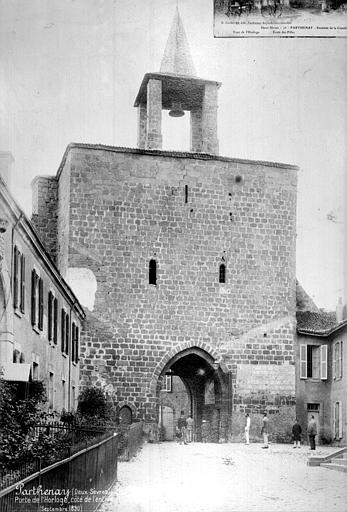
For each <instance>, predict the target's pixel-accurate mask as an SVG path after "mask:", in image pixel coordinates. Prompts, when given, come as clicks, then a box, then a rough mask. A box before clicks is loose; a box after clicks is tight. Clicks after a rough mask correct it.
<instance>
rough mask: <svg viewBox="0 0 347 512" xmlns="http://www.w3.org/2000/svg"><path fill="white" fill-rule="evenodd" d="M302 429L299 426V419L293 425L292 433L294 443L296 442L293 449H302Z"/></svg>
mask: <svg viewBox="0 0 347 512" xmlns="http://www.w3.org/2000/svg"><path fill="white" fill-rule="evenodd" d="M301 432H302V430H301V427H300V425H299V422H298V419H296V420H295V423H294V425H293V428H292V433H293V441H294V446H293V448H301V445H300V443H301Z"/></svg>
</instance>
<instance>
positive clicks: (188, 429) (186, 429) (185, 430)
mask: <svg viewBox="0 0 347 512" xmlns="http://www.w3.org/2000/svg"><path fill="white" fill-rule="evenodd" d="M250 428H251V417H250V415H249V414H248V413H246V424H245V444H246V445H249V431H250ZM301 434H302V428H301V426H300V424H299V422H298V420H297V419H296V420H295V423H294V425H293V427H292V438H293V443H294V445H293V448H301ZM307 434H308V438H309V441H310V450H315V449H316V435H317V423H316V420H315V418H314V416H312V417H311V419H310V421H309V422H308V425H307ZM261 435H262V436H263V446H262V448H264V449H267V448H269V418H268V417H267V413H266V412H265V413H264V415H263V421H262V427H261ZM176 437H177V439H178V441H179V443H180V444H188V443H191V442H192V441H193V437H194V420H193V418H192V416H191V415H189V416H188V418H186V417H185V415H184V411H181V416H180V417H179V418H178V421H177V429H176Z"/></svg>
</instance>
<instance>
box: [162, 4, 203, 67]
mask: <svg viewBox="0 0 347 512" xmlns="http://www.w3.org/2000/svg"><path fill="white" fill-rule="evenodd" d="M160 73H173V74H175V75H185V76H187V75H188V76H196V71H195V68H194V64H193V59H192V56H191V54H190V48H189V43H188V39H187V36H186V32H185V30H184V27H183V23H182V19H181V16H180V13H179V11H178V7H176V12H175V16H174V19H173V21H172V25H171V29H170V34H169V37H168V40H167V43H166V47H165V51H164V55H163V58H162V61H161V66H160Z"/></svg>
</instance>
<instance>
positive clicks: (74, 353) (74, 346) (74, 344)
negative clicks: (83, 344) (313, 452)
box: [71, 322, 79, 364]
mask: <svg viewBox="0 0 347 512" xmlns="http://www.w3.org/2000/svg"><path fill="white" fill-rule="evenodd" d="M71 335H72V341H71V360H72V362H73V363H76V364H77V363H78V341H79V329H78V326H77V325H76V324H75V322H72V331H71Z"/></svg>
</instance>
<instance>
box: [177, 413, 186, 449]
mask: <svg viewBox="0 0 347 512" xmlns="http://www.w3.org/2000/svg"><path fill="white" fill-rule="evenodd" d="M177 428H178V431H179V433H180V434H181V435H180V436H179V441H180V444H182V442H184V444H188V443H187V420H186V418H185V416H184V411H181V416H180V417H179V418H178V421H177Z"/></svg>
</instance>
